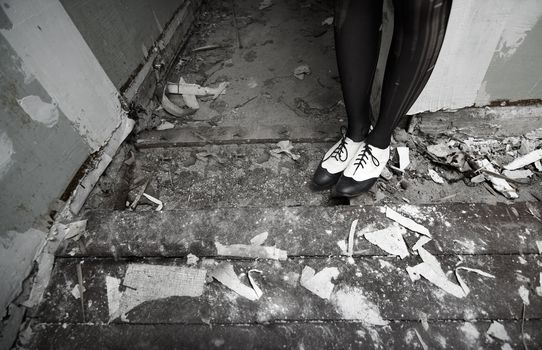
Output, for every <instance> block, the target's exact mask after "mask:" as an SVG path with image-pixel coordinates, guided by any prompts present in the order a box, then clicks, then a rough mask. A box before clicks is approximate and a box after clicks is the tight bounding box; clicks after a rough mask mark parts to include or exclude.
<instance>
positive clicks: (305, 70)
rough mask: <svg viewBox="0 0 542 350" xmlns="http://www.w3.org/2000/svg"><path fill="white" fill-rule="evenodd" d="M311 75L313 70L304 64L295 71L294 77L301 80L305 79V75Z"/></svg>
mask: <svg viewBox="0 0 542 350" xmlns="http://www.w3.org/2000/svg"><path fill="white" fill-rule="evenodd" d="M309 74H311V69H310V67H309V66H307V65H306V64H303V65H301V66H299V67H297V68H296V69H294V76H295V77H296V78H297V79H299V80H303V79H305V75H309Z"/></svg>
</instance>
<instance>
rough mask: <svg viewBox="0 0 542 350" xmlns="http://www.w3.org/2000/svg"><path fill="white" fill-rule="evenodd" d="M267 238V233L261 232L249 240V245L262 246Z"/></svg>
mask: <svg viewBox="0 0 542 350" xmlns="http://www.w3.org/2000/svg"><path fill="white" fill-rule="evenodd" d="M268 236H269V232H267V231H265V232H262V233H260V234H258V235H256V236H254V237H252V238H251V239H250V244H252V245H262V244H264V242H265V241H266V240H267V237H268Z"/></svg>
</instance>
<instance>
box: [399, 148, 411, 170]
mask: <svg viewBox="0 0 542 350" xmlns="http://www.w3.org/2000/svg"><path fill="white" fill-rule="evenodd" d="M409 153H410V152H409V149H408V147H404V146H400V147H397V155H398V156H399V169H400V170H403V171H404V170H405V169H406V168H407V167H408V165H409V164H410V157H409Z"/></svg>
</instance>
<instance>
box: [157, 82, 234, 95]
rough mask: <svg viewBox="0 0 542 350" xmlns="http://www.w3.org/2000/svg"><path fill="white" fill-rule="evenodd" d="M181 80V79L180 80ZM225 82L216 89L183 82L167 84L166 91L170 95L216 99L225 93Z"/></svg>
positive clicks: (226, 84)
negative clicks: (210, 96) (211, 97)
mask: <svg viewBox="0 0 542 350" xmlns="http://www.w3.org/2000/svg"><path fill="white" fill-rule="evenodd" d="M181 79H182V78H181ZM227 86H228V83H227V82H222V83H220V84H219V85H218V87H216V88H210V87H203V86H200V85H198V84H188V83H186V82H184V80H180V81H179V83H167V85H166V89H167V92H168V93H170V94H176V95H193V96H208V95H212V96H213V97H217V96H219V95H222V94H225V93H226V87H227Z"/></svg>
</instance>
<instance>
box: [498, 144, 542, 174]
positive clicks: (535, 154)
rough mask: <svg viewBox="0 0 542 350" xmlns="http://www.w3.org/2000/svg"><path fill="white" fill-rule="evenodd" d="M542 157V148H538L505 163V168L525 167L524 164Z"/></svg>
mask: <svg viewBox="0 0 542 350" xmlns="http://www.w3.org/2000/svg"><path fill="white" fill-rule="evenodd" d="M541 159H542V149H537V150H534V151H532V152H530V153H528V154H526V155H524V156H522V157H519V158H517V159H515V160H514V161H513V162H511V163H510V164H508V165H505V166H504V168H505V169H506V170H516V169H519V168H523V167H524V166H526V165H529V164H531V163H534V162H536V161H539V160H541Z"/></svg>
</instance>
